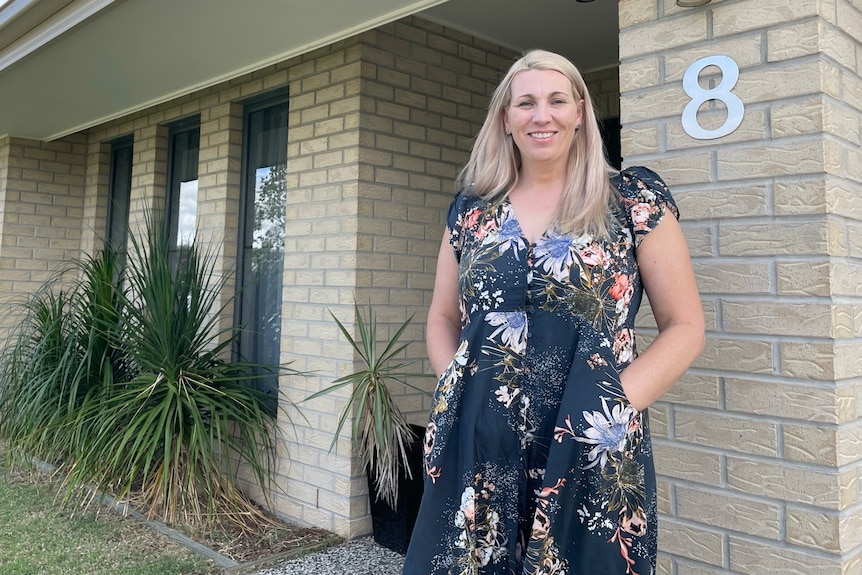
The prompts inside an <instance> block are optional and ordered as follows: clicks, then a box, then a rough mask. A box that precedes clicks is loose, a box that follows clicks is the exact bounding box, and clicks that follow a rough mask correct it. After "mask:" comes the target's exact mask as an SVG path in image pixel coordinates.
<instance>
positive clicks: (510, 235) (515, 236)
mask: <svg viewBox="0 0 862 575" xmlns="http://www.w3.org/2000/svg"><path fill="white" fill-rule="evenodd" d="M492 242H497V244H498V247H499V250H500V254H503V253H504V252H505V251H506V250H508V249H511V250H512V254H513V255H514V256H515V259H516V260H518V261H520V258H519V257H518V251H519V250H523V249H524V248H526V247H527V242H526V240H525V239H524V234H523V232H522V230H521V225H520V224H519V223H518V220H517V219H516V218H515V214H514V212H513V211H512V207H511V206H506V209H504V210H503V214H502V216H501V217H500V227H499V229H497V230H494V231H493V232H491V233H489V234H488V235H487V236H485V240H484V241H483V242H482V243H483V244H489V243H492Z"/></svg>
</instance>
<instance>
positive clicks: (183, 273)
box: [0, 217, 296, 529]
mask: <svg viewBox="0 0 862 575" xmlns="http://www.w3.org/2000/svg"><path fill="white" fill-rule="evenodd" d="M163 229H164V228H163V227H162V226H161V224H160V222H157V221H156V220H155V218H153V217H148V218H147V225H146V230H145V240H144V241H142V240H140V239H138V238H135V237H134V236H133V237H132V238H131V253H130V254H129V257H128V264H127V267H126V268H125V269H124V271H123V274H124V277H123V280H122V281H116V280H117V273H118V267H117V258H116V255H115V254H111V253H110V252H111V250H110V248H108V247H106V248H105V251H104V252H103V256H102V257H101V258H100V259H94V260H87V261H86V262H85V264H84V265H83V266H82V269H84V270H85V273H83V274H82V275H81V280H80V281H79V282H78V283H76V284H75V285H74V286H73V288H72V289H71V291H68V292H60V295H58V296H54V295H52V293H53V292H52V290H51V287H52V286H46V288H45V289H44V290H43V291H42V292H40V294H38V295H37V296H35V297H34V298H32V299H31V300H30V301H29V302H28V303H27V306H26V307H27V309H28V310H29V313H28V315H27V317H26V319H25V320H24V322H23V323H22V324H21V325H20V327H19V329H18V331H17V334H16V336H15V337H13V338H12V339H11V340H10V341H11V342H12V343H11V344H10V345H8V346H7V348H6V350H5V351H4V354H3V356H2V360H0V361H2V364H0V368H2V369H3V372H2V373H0V436H2V437H3V439H4V440H5V441H6V442H7V443H8V444H9V445H10V446H11V447H12V448H14V449H15V450H16V451H17V452H19V453H24V454H26V455H28V456H37V457H40V458H43V459H46V460H48V461H50V462H52V463H56V464H58V465H60V469H61V470H62V471H63V472H64V473H65V478H66V484H67V486H68V492H67V495H68V494H72V493H82V492H83V490H82V489H81V488H83V487H88V488H93V487H95V488H96V489H98V490H100V491H103V492H107V493H111V494H113V495H114V496H115V497H117V498H120V499H123V498H131V499H134V500H136V501H137V502H138V503H139V504H141V505H143V506H145V508H146V509H147V510H148V512H149V513H150V515H151V516H160V517H161V518H163V519H164V520H165V521H168V522H170V523H186V524H192V525H194V524H201V523H212V522H222V521H228V522H233V523H235V524H236V525H238V526H240V527H242V528H248V529H251V528H254V526H255V524H257V523H258V522H260V521H265V520H266V518H265V517H264V516H263V514H262V513H261V512H260V511H259V510H258V508H257V507H256V506H255V505H254V504H252V503H251V502H250V501H249V500H248V499H246V498H245V497H244V496H243V495H242V494H241V493H240V491H239V489H238V481H237V470H238V466H239V465H243V466H244V468H245V469H246V470H248V471H249V472H250V474H251V475H252V476H253V478H254V479H255V480H256V481H257V482H258V483H259V484H260V485H261V486H266V485H272V478H273V472H274V469H275V468H274V457H275V445H276V440H277V437H276V429H277V426H276V425H275V414H274V413H273V411H272V410H271V408H270V407H269V405H270V404H269V402H270V401H271V397H270V396H268V395H267V394H265V393H263V392H261V391H259V390H257V389H255V386H254V385H253V384H254V380H256V379H258V378H260V377H264V376H265V375H267V374H271V373H273V372H286V373H293V374H295V373H296V372H295V371H293V370H291V369H289V368H285V367H281V366H277V365H260V364H251V363H242V362H232V361H230V360H228V359H226V358H227V357H229V356H230V348H231V346H232V345H233V343H234V340H235V338H236V335H237V332H236V331H235V330H233V329H231V328H229V329H227V330H226V329H221V328H219V327H218V321H219V316H220V315H221V312H222V311H223V310H224V307H222V306H220V305H219V294H220V292H221V291H222V289H223V288H224V287H225V282H226V278H225V277H223V276H219V275H218V274H217V273H216V271H215V268H214V266H215V261H216V254H215V252H214V250H211V249H210V250H206V249H201V248H199V247H198V246H196V245H191V246H184V247H183V248H182V250H181V251H180V252H179V258H178V260H177V261H174V260H175V258H174V257H172V254H171V250H170V249H169V242H168V239H167V236H166V234H164V233H162V231H163ZM87 271H89V272H90V273H87ZM118 286H123V287H118ZM90 493H92V491H90ZM264 493H266V489H264Z"/></svg>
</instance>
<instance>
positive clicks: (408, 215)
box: [80, 18, 614, 537]
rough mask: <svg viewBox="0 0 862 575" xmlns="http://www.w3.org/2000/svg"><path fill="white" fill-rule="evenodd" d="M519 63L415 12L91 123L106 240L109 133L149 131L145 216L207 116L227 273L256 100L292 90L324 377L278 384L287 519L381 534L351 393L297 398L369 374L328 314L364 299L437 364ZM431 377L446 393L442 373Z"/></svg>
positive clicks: (348, 317) (306, 263) (212, 216)
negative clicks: (438, 303) (469, 205)
mask: <svg viewBox="0 0 862 575" xmlns="http://www.w3.org/2000/svg"><path fill="white" fill-rule="evenodd" d="M513 56H514V55H513V54H510V53H507V52H506V51H504V50H502V49H501V48H499V47H497V46H494V45H492V44H489V43H487V42H484V41H481V40H478V39H475V38H471V37H469V36H466V35H464V34H461V33H458V32H455V31H452V30H448V29H446V28H443V27H442V26H439V25H436V24H431V23H429V22H426V21H423V20H421V19H416V18H406V19H403V20H400V21H398V22H395V23H392V24H389V25H386V26H382V27H380V28H378V29H376V30H374V31H371V32H367V33H364V34H362V35H360V36H357V37H355V38H352V39H350V40H346V41H343V42H339V43H337V44H333V45H330V46H327V47H325V48H322V49H319V50H316V51H314V52H312V53H309V54H306V55H304V56H301V57H298V58H295V59H293V60H289V61H286V62H282V63H280V64H277V65H274V66H270V67H268V68H266V69H263V70H259V71H257V72H254V73H252V74H247V75H245V76H242V77H239V78H236V79H234V80H231V81H229V82H226V83H224V84H221V85H218V86H214V87H212V88H208V89H205V90H202V91H200V92H197V93H194V94H189V95H187V96H183V97H181V98H178V99H176V100H174V101H171V102H168V103H166V104H163V105H160V106H157V107H154V108H151V109H148V110H144V111H141V112H138V113H136V114H133V115H130V116H128V117H125V118H121V119H118V120H116V121H113V122H110V123H107V124H105V125H102V126H98V127H96V128H93V129H91V130H89V131H88V132H87V134H86V143H87V147H86V183H85V185H86V196H85V198H86V200H85V202H84V204H83V206H84V211H83V221H82V224H81V227H80V233H81V234H82V235H83V239H82V245H84V246H85V247H86V248H87V249H92V248H93V247H95V246H97V245H98V243H99V242H98V238H97V237H96V236H97V234H99V233H101V231H102V230H104V228H105V223H106V214H107V194H108V177H109V171H110V170H109V165H108V164H109V156H110V154H109V152H110V142H111V141H113V140H115V139H116V138H119V137H123V136H126V135H130V134H131V135H132V136H133V139H134V147H133V156H134V158H133V182H132V208H131V209H132V214H131V223H132V225H133V226H135V225H137V224H139V223H140V221H141V216H142V214H143V211H144V209H145V208H147V207H150V206H161V205H163V203H164V198H165V188H166V184H167V164H168V158H167V153H168V133H169V125H170V124H171V123H172V122H175V121H177V120H180V119H184V118H188V117H191V116H199V117H200V120H201V142H200V160H199V186H198V197H199V201H200V204H199V207H198V216H199V224H200V225H201V227H202V229H203V231H204V234H205V235H207V236H211V238H210V239H214V240H215V241H217V242H220V245H221V251H220V253H221V260H220V264H219V269H222V270H224V271H225V272H230V271H232V266H233V262H234V261H235V257H236V240H237V234H238V220H239V211H240V208H239V190H240V182H239V177H240V171H241V167H240V166H241V158H242V150H241V146H242V101H244V100H245V99H246V98H249V97H253V96H255V95H258V94H261V93H264V92H266V91H268V90H272V89H285V88H286V89H287V90H288V91H289V94H290V104H289V114H290V115H289V122H288V124H289V126H288V157H287V165H288V176H287V186H288V208H287V222H288V224H287V229H286V233H287V238H286V246H285V248H286V249H285V252H286V253H285V276H284V283H285V289H284V294H283V310H282V312H283V330H282V333H283V340H282V359H283V361H285V362H292V363H291V365H292V366H293V367H295V368H297V369H301V370H307V371H310V372H313V373H312V375H310V376H309V377H305V378H300V377H293V378H285V379H284V380H283V381H282V382H281V392H282V394H283V397H284V398H285V400H287V401H286V402H283V403H282V408H281V409H280V413H279V418H280V419H279V420H280V424H279V427H280V431H281V433H282V437H283V439H284V441H283V442H281V443H280V445H279V456H280V460H279V469H278V474H277V475H278V480H277V483H278V485H277V486H275V489H274V490H273V492H272V494H271V495H272V503H273V506H274V509H275V510H276V511H277V512H278V513H280V514H281V515H283V516H285V517H287V518H289V519H292V520H295V521H298V522H300V523H305V524H313V525H318V526H322V527H325V528H328V529H332V530H334V531H337V532H338V533H340V534H342V535H345V536H348V537H352V536H356V535H359V534H363V533H367V532H368V531H369V530H370V518H369V517H368V490H367V486H366V483H365V478H364V470H362V469H359V468H357V466H356V464H355V459H354V452H353V449H352V445H351V442H350V441H349V432H348V431H347V429H345V431H343V432H342V434H341V437H340V438H339V439H338V442H337V444H336V447H335V449H334V450H333V451H332V452H330V451H329V445H330V441H331V440H332V436H333V432H334V430H335V427H336V423H337V418H338V414H339V412H340V409H341V407H342V405H343V401H344V398H345V397H346V394H347V391H345V392H344V393H342V394H340V395H333V396H330V397H327V398H324V399H321V400H317V401H315V402H310V403H302V404H301V405H300V406H298V407H291V405H292V404H291V403H290V402H294V403H299V402H301V401H302V400H303V399H304V398H305V397H307V396H308V395H310V394H311V393H312V392H313V391H316V390H318V389H320V388H322V387H324V386H326V385H328V384H329V383H330V382H331V381H332V380H333V379H335V378H336V377H338V376H340V375H344V374H345V373H348V372H349V371H351V370H353V369H354V365H355V364H354V357H353V354H352V352H351V349H350V347H349V345H348V343H347V342H346V340H345V339H344V338H343V337H342V336H341V335H340V334H339V332H338V330H337V326H336V325H335V322H334V321H333V320H332V318H331V316H330V315H329V312H330V311H332V312H333V313H335V314H337V315H338V317H339V318H340V319H341V320H342V321H343V322H344V323H345V324H346V325H347V326H348V327H349V328H352V325H353V321H352V305H353V302H354V301H356V302H359V303H360V304H365V303H370V304H372V305H373V306H374V308H375V311H376V313H377V316H378V320H379V322H380V327H381V330H382V334H381V335H391V334H392V333H394V330H395V329H396V328H397V326H398V325H399V324H400V323H401V322H403V321H404V320H405V319H406V318H407V317H409V316H411V315H413V314H415V319H414V323H413V324H412V326H411V328H410V329H409V330H408V332H406V334H405V339H404V341H405V342H411V343H410V346H409V348H408V349H407V352H406V358H408V359H415V360H416V361H417V363H416V366H415V369H416V370H418V371H424V372H426V373H430V367H429V366H428V364H427V359H426V352H425V344H424V333H423V331H424V319H425V311H426V309H427V306H428V304H429V303H430V295H431V290H432V288H433V278H434V269H435V265H436V256H437V251H438V248H439V245H440V240H441V237H442V233H443V229H444V225H445V221H444V220H445V213H446V208H447V207H448V205H449V202H450V201H451V198H452V197H453V195H454V191H455V190H454V178H455V176H456V174H457V171H458V170H459V169H460V167H461V166H463V164H464V162H465V161H466V159H467V154H468V152H469V149H470V146H471V143H472V140H471V138H472V137H473V136H474V135H475V133H476V132H477V131H478V129H479V125H480V123H481V121H482V120H483V119H484V114H485V107H486V104H487V98H488V95H489V94H490V93H491V91H492V90H493V87H494V86H495V85H496V82H497V81H498V79H499V77H500V75H501V71H502V70H505V69H506V68H508V65H509V63H510V62H511V60H512V57H513ZM613 88H614V87H613V86H612V89H613ZM229 316H230V314H229V313H228V314H226V317H225V322H226V325H227V324H229V322H230V320H231V318H230V317H229ZM416 383H418V384H420V385H423V386H425V388H427V389H429V390H430V389H431V388H432V387H433V381H432V380H430V379H426V380H420V379H417V380H416ZM395 391H396V393H397V394H399V398H398V401H399V404H400V405H401V406H402V408H403V409H404V410H405V412H406V413H407V414H408V416H409V417H410V419H411V420H412V421H414V422H415V423H418V424H424V422H425V420H426V418H427V412H428V409H429V399H428V398H427V397H426V396H425V395H424V394H421V393H417V392H411V393H407V390H406V389H404V390H398V389H396V390H395ZM348 426H349V422H348ZM249 489H250V490H251V491H252V492H254V493H257V494H258V495H260V491H259V490H258V489H257V488H255V487H253V486H249Z"/></svg>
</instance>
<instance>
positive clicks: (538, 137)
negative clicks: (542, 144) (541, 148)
mask: <svg viewBox="0 0 862 575" xmlns="http://www.w3.org/2000/svg"><path fill="white" fill-rule="evenodd" d="M555 133H556V132H533V133H531V134H530V137H531V138H533V139H536V140H547V139H548V138H550V137H551V136H553V135H554V134H555Z"/></svg>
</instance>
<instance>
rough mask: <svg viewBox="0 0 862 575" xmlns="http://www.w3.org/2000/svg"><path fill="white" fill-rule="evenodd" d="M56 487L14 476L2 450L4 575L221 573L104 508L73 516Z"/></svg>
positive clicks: (20, 472)
mask: <svg viewBox="0 0 862 575" xmlns="http://www.w3.org/2000/svg"><path fill="white" fill-rule="evenodd" d="M55 494H56V484H54V483H52V482H51V481H49V480H48V479H47V478H46V476H45V475H44V474H42V473H39V472H31V471H30V470H27V469H17V468H16V469H14V470H11V471H10V470H9V469H8V467H7V462H6V460H5V454H3V453H2V450H0V573H3V575H79V574H83V573H86V574H87V575H174V574H176V575H180V574H183V575H210V574H216V573H221V569H220V568H218V567H217V566H215V565H214V564H213V563H212V562H210V561H207V560H205V559H203V558H201V557H199V556H197V555H195V554H193V553H192V552H191V551H189V550H187V549H186V548H184V547H182V546H180V545H178V544H176V543H174V542H173V541H171V540H170V539H168V538H167V537H165V536H163V535H160V534H158V533H155V532H154V531H152V530H150V529H148V528H147V527H145V526H144V525H141V524H140V523H138V522H137V521H135V520H134V519H132V518H129V517H122V516H120V515H119V514H117V513H115V512H111V511H107V510H106V509H104V508H102V509H100V510H99V512H98V514H97V513H96V512H95V510H94V511H89V512H86V513H81V514H71V513H69V512H68V511H63V509H62V507H61V506H60V505H59V504H58V502H56V501H55Z"/></svg>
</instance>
